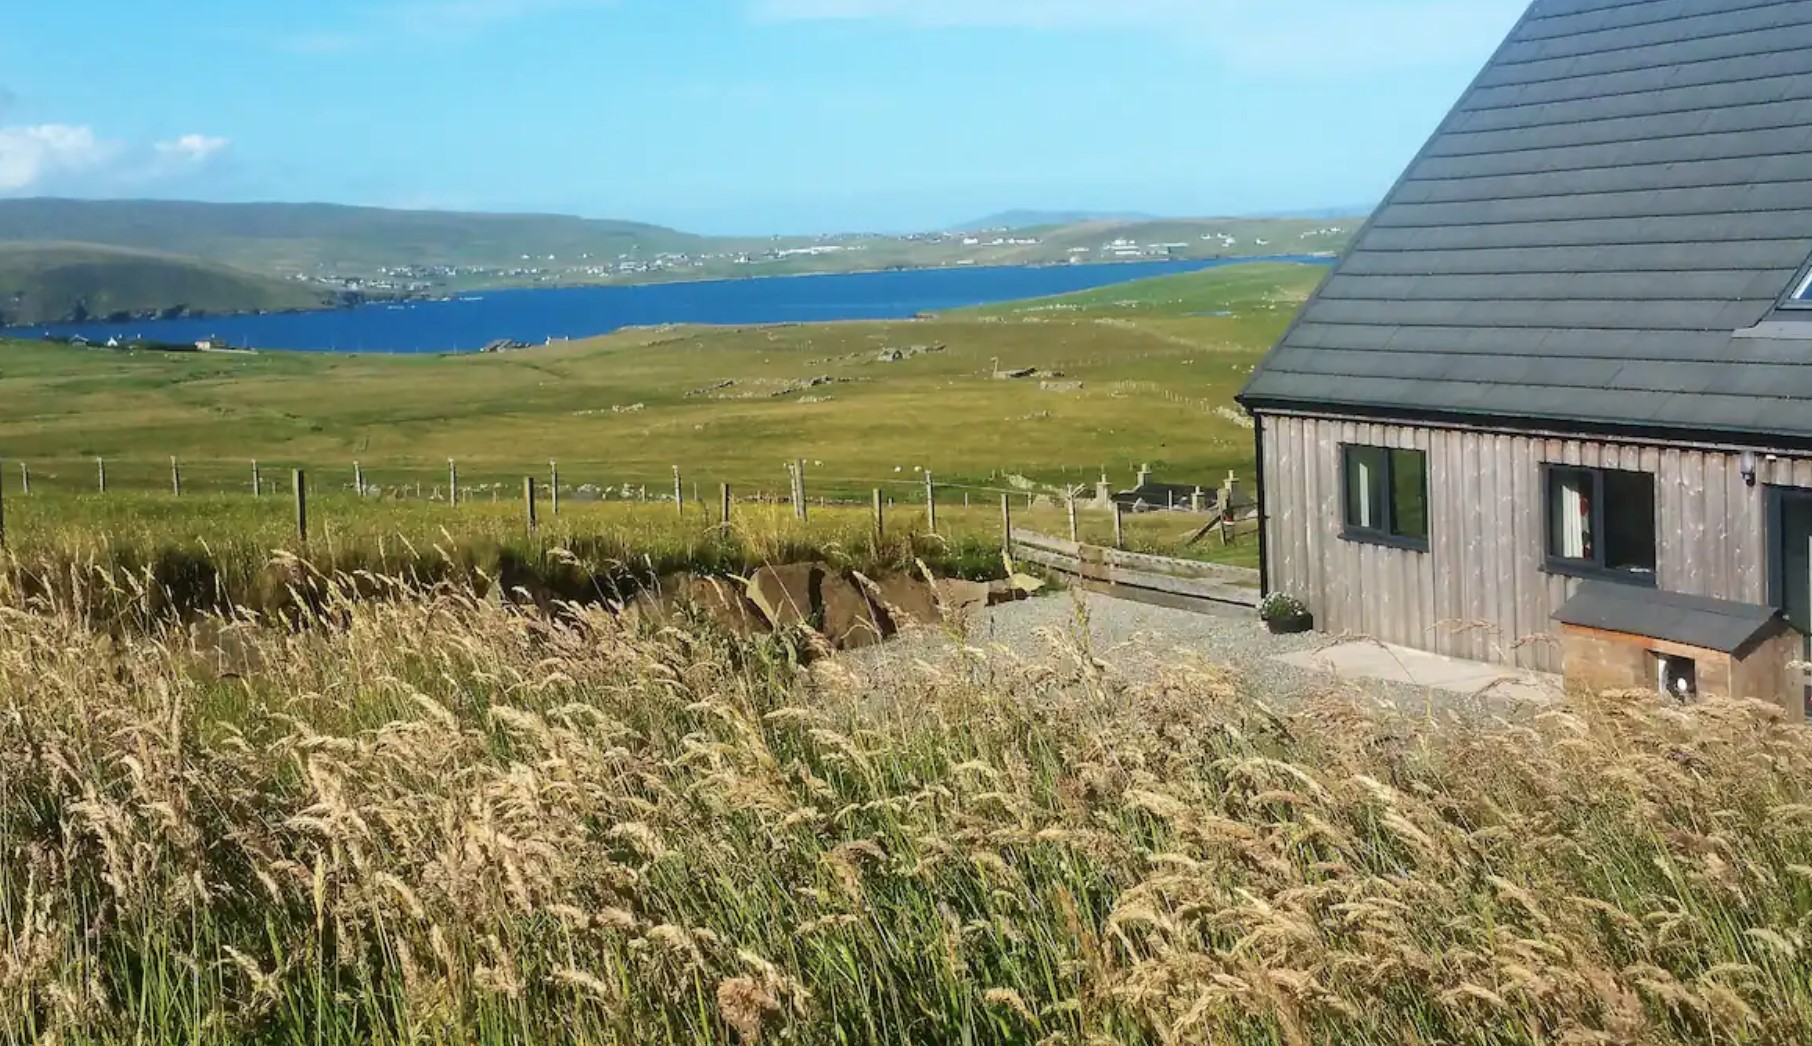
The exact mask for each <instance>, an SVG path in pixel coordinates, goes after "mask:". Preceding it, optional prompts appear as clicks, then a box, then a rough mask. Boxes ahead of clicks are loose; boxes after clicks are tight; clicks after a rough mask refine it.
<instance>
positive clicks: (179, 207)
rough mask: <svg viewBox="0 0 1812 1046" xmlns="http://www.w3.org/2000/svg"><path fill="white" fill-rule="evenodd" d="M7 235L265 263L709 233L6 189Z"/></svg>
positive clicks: (462, 255)
mask: <svg viewBox="0 0 1812 1046" xmlns="http://www.w3.org/2000/svg"><path fill="white" fill-rule="evenodd" d="M0 240H13V241H21V240H23V241H78V242H82V243H93V244H105V245H108V246H113V247H127V248H133V249H137V250H156V251H169V252H173V253H176V254H183V255H191V256H194V257H198V258H207V259H209V260H210V261H215V262H221V263H224V264H228V265H234V266H237V267H239V268H243V269H250V270H254V271H262V272H267V273H279V274H286V273H299V272H309V271H312V270H315V269H319V268H332V269H341V270H354V271H372V270H375V269H377V268H378V267H380V266H386V265H388V266H398V265H483V266H502V265H511V264H521V263H523V259H524V258H525V257H527V258H529V259H532V260H535V261H543V260H545V259H546V257H547V256H548V255H550V254H551V255H555V256H556V257H558V258H559V259H561V260H562V261H577V260H578V259H579V258H580V257H581V256H582V255H587V254H589V255H591V256H592V257H593V258H597V259H615V258H617V257H618V256H619V255H622V254H640V255H653V254H658V253H662V252H668V251H676V252H677V251H687V250H695V249H698V248H699V247H700V245H701V244H704V243H707V242H709V241H707V240H705V238H703V237H698V236H690V235H687V234H686V233H682V232H676V231H674V230H672V229H666V228H662V227H660V226H657V225H642V224H638V223H635V222H618V221H594V220H591V219H586V218H575V217H568V216H563V215H549V214H461V213H454V212H447V211H392V210H381V209H378V208H373V207H342V206H338V205H334V204H314V203H303V204H292V203H245V204H221V203H189V202H182V201H174V200H60V199H22V200H0Z"/></svg>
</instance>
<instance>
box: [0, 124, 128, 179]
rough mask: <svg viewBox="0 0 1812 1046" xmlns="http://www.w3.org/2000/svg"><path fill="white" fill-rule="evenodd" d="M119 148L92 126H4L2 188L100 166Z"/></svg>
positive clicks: (1, 135)
mask: <svg viewBox="0 0 1812 1046" xmlns="http://www.w3.org/2000/svg"><path fill="white" fill-rule="evenodd" d="M118 152H119V150H118V148H117V147H116V146H114V145H113V144H111V143H109V142H104V141H102V140H101V139H99V138H98V137H96V136H95V133H94V129H93V128H90V127H74V126H70V125H69V124H56V123H47V124H39V125H37V126H35V127H0V192H22V191H25V190H28V189H35V188H37V187H39V186H41V185H43V184H44V183H45V182H46V181H48V180H51V179H54V178H56V177H58V176H60V175H67V174H80V173H84V172H88V171H93V170H96V169H98V168H100V167H103V166H105V165H106V164H107V163H109V162H110V161H111V160H112V159H113V158H114V157H115V156H116V155H118Z"/></svg>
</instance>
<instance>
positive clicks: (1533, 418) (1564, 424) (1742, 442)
mask: <svg viewBox="0 0 1812 1046" xmlns="http://www.w3.org/2000/svg"><path fill="white" fill-rule="evenodd" d="M1234 401H1235V402H1236V403H1238V404H1239V405H1240V406H1242V407H1244V408H1246V410H1247V411H1248V412H1250V413H1252V414H1255V415H1256V414H1264V413H1273V414H1277V413H1290V414H1307V415H1318V416H1323V417H1362V418H1368V419H1373V420H1377V421H1385V422H1393V423H1396V424H1403V425H1418V424H1419V425H1440V426H1443V427H1451V428H1488V427H1489V428H1506V429H1515V430H1529V431H1549V432H1568V433H1578V434H1579V435H1582V436H1603V437H1610V438H1619V439H1633V440H1638V441H1646V442H1665V443H1720V444H1735V445H1738V446H1754V447H1756V448H1758V449H1761V448H1778V449H1781V450H1805V451H1812V431H1808V432H1803V433H1791V432H1782V431H1780V430H1779V429H1762V428H1753V429H1750V428H1735V427H1731V428H1719V427H1716V426H1667V425H1654V424H1647V423H1643V422H1637V421H1608V420H1607V421H1589V420H1585V419H1581V418H1578V417H1571V416H1567V415H1560V414H1554V415H1543V414H1540V413H1534V412H1531V413H1527V414H1507V413H1497V412H1489V411H1458V410H1421V409H1414V408H1407V407H1401V406H1392V405H1387V404H1376V403H1358V402H1353V403H1335V402H1330V401H1326V400H1321V401H1313V402H1311V401H1307V400H1293V399H1289V398H1284V397H1269V396H1254V395H1250V394H1249V393H1244V392H1242V393H1240V395H1238V396H1236V397H1234Z"/></svg>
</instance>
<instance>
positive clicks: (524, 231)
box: [0, 199, 1359, 290]
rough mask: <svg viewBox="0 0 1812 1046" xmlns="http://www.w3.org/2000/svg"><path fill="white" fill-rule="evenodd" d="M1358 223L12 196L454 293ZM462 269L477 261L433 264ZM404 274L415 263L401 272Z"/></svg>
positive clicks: (212, 253)
mask: <svg viewBox="0 0 1812 1046" xmlns="http://www.w3.org/2000/svg"><path fill="white" fill-rule="evenodd" d="M1358 225H1359V220H1358V219H1356V218H1355V219H1344V220H1325V219H1314V220H1308V219H1220V218H1190V219H1150V220H1147V219H1136V220H1125V221H1114V220H1109V221H1086V222H1075V223H1068V224H1060V225H1047V226H1044V227H1042V228H1036V229H1022V230H1018V231H1015V232H1012V233H1003V232H999V231H996V232H989V233H967V234H965V233H951V232H945V233H928V234H924V235H912V236H881V235H839V236H820V237H801V236H793V237H706V236H693V235H689V234H686V233H681V232H676V231H674V230H672V229H665V228H661V227H658V226H652V225H642V224H636V223H632V222H617V221H593V220H588V219H581V218H573V217H565V216H560V215H533V214H458V213H449V212H433V211H389V210H378V209H373V208H362V207H338V206H328V205H320V204H206V203H182V202H172V201H145V200H105V201H83V200H45V199H34V200H0V242H5V241H15V242H38V241H47V240H79V241H82V242H85V243H97V244H109V245H113V246H118V247H125V248H130V249H135V250H143V249H154V250H159V251H171V252H175V253H179V254H184V255H193V256H195V257H200V258H207V259H210V260H213V261H217V262H221V263H224V264H228V265H234V266H237V267H240V268H244V269H248V270H253V271H258V272H263V273H267V274H274V275H284V276H288V275H294V274H307V275H310V276H323V277H334V278H341V279H344V278H348V277H358V278H360V279H364V280H367V281H369V280H371V279H373V278H381V279H385V280H393V279H394V280H398V281H400V284H399V286H401V285H422V286H438V287H442V288H445V289H448V290H465V289H474V288H482V287H499V286H548V285H566V286H571V285H582V284H596V283H602V282H650V281H663V280H683V279H725V278H735V277H743V276H780V275H798V274H805V273H826V272H851V271H871V270H884V269H912V268H929V267H941V266H959V265H1058V264H1065V263H1068V262H1072V261H1074V262H1091V263H1098V262H1119V261H1138V260H1151V259H1154V258H1227V257H1258V256H1264V255H1273V254H1302V253H1318V252H1326V251H1335V250H1338V249H1340V248H1342V247H1344V246H1345V245H1346V242H1347V238H1348V237H1349V236H1350V235H1351V233H1352V231H1353V230H1354V229H1356V228H1357V227H1358ZM1009 240H1011V241H1018V242H1007V241H1009ZM448 268H456V269H458V270H461V271H458V272H446V271H423V270H445V269H448ZM380 269H389V270H393V272H392V273H391V274H390V275H384V274H380V273H379V270H380ZM397 269H407V270H413V271H409V272H407V273H406V274H404V275H400V276H398V275H396V274H395V273H394V270H397Z"/></svg>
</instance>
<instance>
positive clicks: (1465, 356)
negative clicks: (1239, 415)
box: [1241, 0, 1812, 437]
mask: <svg viewBox="0 0 1812 1046" xmlns="http://www.w3.org/2000/svg"><path fill="white" fill-rule="evenodd" d="M1809 258H1812V0H1536V3H1535V4H1534V6H1533V7H1531V8H1530V9H1529V11H1528V13H1527V14H1526V15H1525V16H1524V17H1523V19H1522V21H1521V22H1520V23H1518V25H1517V26H1516V28H1515V30H1513V32H1512V33H1511V36H1510V38H1509V39H1508V40H1507V41H1506V42H1505V44H1504V45H1503V47H1502V49H1501V50H1500V51H1499V52H1498V53H1497V55H1496V57H1495V58H1494V59H1493V60H1492V62H1491V64H1490V65H1489V66H1488V67H1487V68H1486V69H1485V71H1484V72H1483V73H1482V74H1481V75H1480V77H1479V79H1478V80H1477V81H1476V82H1475V83H1474V84H1473V86H1472V87H1471V88H1470V89H1469V90H1468V91H1467V93H1466V95H1465V96H1464V97H1463V98H1461V100H1460V102H1459V104H1458V106H1457V107H1456V108H1455V109H1454V110H1453V112H1452V113H1451V114H1449V116H1448V117H1447V119H1446V120H1445V121H1444V123H1443V124H1442V126H1441V128H1440V129H1439V131H1438V132H1437V133H1436V134H1435V136H1434V138H1433V139H1432V140H1431V141H1430V142H1429V143H1428V144H1427V146H1425V147H1424V149H1423V151H1422V153H1421V154H1420V155H1418V156H1417V157H1416V159H1415V161H1414V162H1413V163H1412V164H1411V165H1410V167H1409V169H1408V171H1407V172H1406V173H1405V175H1404V177H1403V180H1402V181H1401V182H1400V183H1399V184H1398V185H1397V186H1396V188H1395V189H1393V190H1392V191H1391V193H1390V195H1389V196H1388V197H1387V198H1386V200H1385V202H1384V204H1383V205H1382V207H1381V208H1380V210H1379V211H1378V212H1377V213H1376V214H1375V215H1374V216H1373V218H1372V220H1371V222H1370V223H1369V224H1368V225H1367V226H1366V228H1365V229H1364V230H1363V231H1362V232H1361V233H1360V235H1359V236H1358V238H1357V239H1356V240H1355V242H1354V245H1353V247H1352V248H1351V249H1350V250H1349V251H1348V253H1347V254H1346V256H1345V257H1344V258H1342V259H1341V261H1340V262H1339V264H1338V265H1337V266H1336V267H1335V269H1334V271H1333V272H1332V274H1331V275H1330V276H1329V277H1328V279H1327V281H1326V282H1325V283H1324V284H1323V285H1322V287H1321V289H1320V290H1319V291H1318V292H1317V293H1316V295H1315V296H1314V297H1313V298H1312V299H1311V300H1310V302H1309V303H1308V305H1307V307H1306V308H1305V309H1304V311H1303V313H1302V314H1301V316H1300V317H1299V318H1298V320H1297V322H1296V324H1295V325H1294V326H1293V327H1292V328H1291V329H1290V331H1289V332H1288V333H1287V334H1286V335H1285V336H1284V338H1283V340H1282V341H1281V342H1280V343H1279V344H1278V346H1277V347H1276V348H1274V349H1273V350H1272V352H1271V354H1270V355H1269V356H1267V357H1266V359H1265V362H1264V363H1263V364H1262V365H1261V366H1260V367H1259V369H1258V371H1257V373H1256V374H1255V375H1254V377H1253V379H1252V381H1251V383H1250V384H1249V385H1248V386H1247V389H1246V391H1245V393H1243V394H1242V396H1241V400H1242V402H1245V403H1246V404H1247V405H1248V406H1250V407H1252V408H1254V409H1256V410H1261V411H1262V410H1264V409H1265V408H1266V407H1273V408H1291V409H1303V408H1311V409H1313V408H1320V409H1324V410H1328V411H1347V410H1358V411H1364V410H1366V409H1368V408H1371V409H1377V410H1386V411H1393V412H1401V411H1410V412H1421V413H1442V414H1460V415H1480V416H1487V417H1492V418H1513V419H1523V420H1532V421H1561V422H1568V421H1571V422H1586V423H1597V424H1607V425H1614V426H1635V427H1659V426H1664V427H1668V428H1673V429H1684V430H1693V431H1704V432H1719V433H1767V434H1783V435H1790V436H1795V437H1812V313H1800V312H1795V311H1794V310H1791V309H1781V308H1778V307H1777V306H1778V305H1779V303H1780V301H1781V299H1782V298H1783V297H1784V296H1786V294H1787V293H1788V292H1789V290H1791V289H1792V288H1793V287H1794V286H1795V285H1796V283H1797V280H1798V278H1799V276H1800V274H1801V273H1802V272H1803V271H1804V267H1805V265H1806V263H1807V261H1808V259H1809ZM1763 324H1766V326H1762V327H1760V329H1755V330H1752V328H1757V327H1758V325H1763ZM1739 331H1742V332H1745V334H1744V335H1743V336H1738V335H1737V332H1739Z"/></svg>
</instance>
